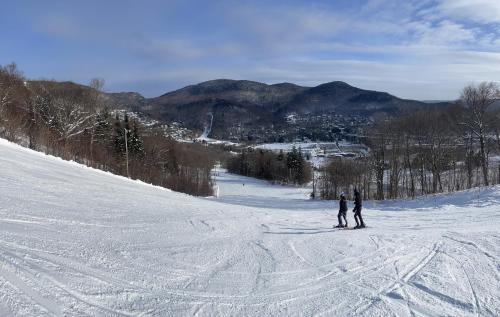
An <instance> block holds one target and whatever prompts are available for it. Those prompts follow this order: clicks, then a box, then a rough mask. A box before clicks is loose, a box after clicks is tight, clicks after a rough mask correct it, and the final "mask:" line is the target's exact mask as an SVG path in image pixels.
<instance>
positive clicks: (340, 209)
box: [339, 198, 347, 212]
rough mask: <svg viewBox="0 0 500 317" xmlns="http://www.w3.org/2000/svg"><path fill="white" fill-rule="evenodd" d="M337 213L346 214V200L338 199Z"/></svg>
mask: <svg viewBox="0 0 500 317" xmlns="http://www.w3.org/2000/svg"><path fill="white" fill-rule="evenodd" d="M339 205H340V206H339V207H340V208H339V211H341V212H346V211H347V200H346V199H345V198H340V201H339Z"/></svg>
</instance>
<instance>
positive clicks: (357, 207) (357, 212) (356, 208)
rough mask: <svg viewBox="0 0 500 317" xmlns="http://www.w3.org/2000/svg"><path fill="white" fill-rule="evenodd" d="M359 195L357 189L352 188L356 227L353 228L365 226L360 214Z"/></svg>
mask: <svg viewBox="0 0 500 317" xmlns="http://www.w3.org/2000/svg"><path fill="white" fill-rule="evenodd" d="M361 208H362V206H361V195H360V193H359V191H358V190H357V189H356V188H355V189H354V209H353V210H352V211H353V212H354V220H355V221H356V227H354V229H359V228H365V222H364V221H363V217H362V216H361Z"/></svg>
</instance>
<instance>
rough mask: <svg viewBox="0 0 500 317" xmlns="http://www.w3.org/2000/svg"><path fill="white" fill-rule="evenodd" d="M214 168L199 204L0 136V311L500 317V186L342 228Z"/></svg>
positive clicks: (376, 210) (390, 207)
mask: <svg viewBox="0 0 500 317" xmlns="http://www.w3.org/2000/svg"><path fill="white" fill-rule="evenodd" d="M217 173H218V176H217V180H218V182H217V186H218V187H219V197H218V198H204V199H203V198H194V197H191V196H187V195H184V194H179V193H175V192H171V191H168V190H165V189H162V188H158V187H154V186H151V185H148V184H144V183H140V182H137V181H132V180H128V179H126V178H123V177H119V176H114V175H111V174H108V173H105V172H102V171H98V170H93V169H90V168H87V167H84V166H82V165H78V164H76V163H72V162H66V161H62V160H60V159H58V158H54V157H50V156H45V155H43V154H40V153H37V152H33V151H30V150H27V149H25V148H22V147H20V146H17V145H14V144H11V143H8V142H7V141H4V140H0V299H1V300H0V315H1V316H185V315H198V316H215V315H217V316H311V315H316V316H499V315H500V187H498V186H497V187H492V188H488V189H481V190H473V191H469V192H462V193H457V194H454V195H442V196H436V197H430V198H425V199H420V200H415V201H391V202H383V203H374V202H367V203H366V204H365V210H364V216H365V219H366V222H367V224H368V226H369V227H368V228H367V229H364V230H338V229H332V225H334V224H335V223H336V210H337V206H336V205H334V203H333V202H324V201H310V200H308V199H307V194H308V189H305V188H296V187H286V186H274V185H270V184H268V183H265V182H263V181H257V180H254V179H250V178H244V177H241V176H235V175H231V174H227V173H225V172H224V171H218V172H217ZM351 207H352V206H351ZM348 217H349V219H352V213H351V212H349V215H348ZM351 224H352V220H351Z"/></svg>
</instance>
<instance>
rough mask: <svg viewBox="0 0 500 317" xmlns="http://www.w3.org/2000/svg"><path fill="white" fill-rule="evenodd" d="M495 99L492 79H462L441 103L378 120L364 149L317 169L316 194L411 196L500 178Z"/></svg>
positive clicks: (330, 196)
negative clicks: (455, 93)
mask: <svg viewBox="0 0 500 317" xmlns="http://www.w3.org/2000/svg"><path fill="white" fill-rule="evenodd" d="M499 99H500V92H499V88H498V85H496V84H495V83H480V84H478V85H468V86H466V87H465V88H464V89H463V91H462V93H461V96H460V99H459V100H458V101H457V102H455V103H454V104H453V105H451V106H450V107H448V108H446V109H426V110H420V111H417V112H413V113H408V114H406V115H403V116H400V117H393V118H387V119H385V120H381V121H379V122H378V123H376V124H375V125H374V126H373V127H371V128H370V129H368V130H367V131H366V134H365V135H364V136H363V137H362V139H361V141H362V142H363V143H364V144H366V145H368V147H369V148H370V151H369V153H367V154H366V155H365V156H363V157H359V158H356V159H337V160H334V161H332V162H331V163H330V164H328V165H327V166H326V167H324V168H323V169H321V170H320V171H319V172H318V173H319V180H318V181H319V189H318V190H319V191H320V192H319V194H320V196H321V197H323V198H325V199H334V198H337V197H338V195H339V194H340V192H342V191H344V192H346V193H350V192H351V191H352V189H353V188H354V187H357V188H359V189H361V190H362V194H363V195H364V198H365V199H377V200H383V199H397V198H414V197H416V196H419V195H427V194H435V193H442V192H453V191H458V190H463V189H469V188H472V187H477V186H488V185H491V184H498V183H500V165H499V161H500V160H499V156H498V155H499V153H500V136H499V134H500V133H499V131H500V110H499V109H498V108H496V109H495V103H496V102H498V100H499ZM495 155H496V156H495ZM494 158H496V160H494Z"/></svg>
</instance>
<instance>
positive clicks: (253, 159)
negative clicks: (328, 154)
mask: <svg viewBox="0 0 500 317" xmlns="http://www.w3.org/2000/svg"><path fill="white" fill-rule="evenodd" d="M226 168H227V170H228V171H229V172H231V173H236V174H240V175H244V176H250V177H255V178H260V179H265V180H269V181H272V182H277V183H282V184H297V185H303V184H306V183H308V182H310V181H311V177H312V169H311V166H310V164H309V163H308V162H307V161H306V159H305V157H304V155H303V154H302V151H301V150H300V149H297V148H295V147H293V149H292V150H291V151H290V152H287V153H284V152H283V151H280V152H279V153H275V152H273V151H268V150H263V149H253V148H247V149H244V150H242V151H241V153H239V154H237V155H235V156H232V157H230V158H228V159H227V162H226Z"/></svg>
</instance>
